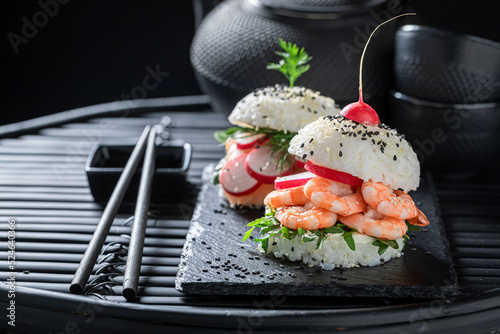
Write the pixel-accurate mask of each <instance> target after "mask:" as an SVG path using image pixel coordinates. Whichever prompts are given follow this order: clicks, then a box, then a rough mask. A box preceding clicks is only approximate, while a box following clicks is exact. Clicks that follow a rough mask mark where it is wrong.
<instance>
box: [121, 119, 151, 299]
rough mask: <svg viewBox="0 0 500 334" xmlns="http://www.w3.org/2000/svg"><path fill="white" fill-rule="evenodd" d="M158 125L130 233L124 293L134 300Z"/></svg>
mask: <svg viewBox="0 0 500 334" xmlns="http://www.w3.org/2000/svg"><path fill="white" fill-rule="evenodd" d="M157 131H158V129H157V127H156V126H155V127H153V129H152V130H151V132H150V134H149V140H148V146H147V148H146V154H145V156H144V165H143V166H142V174H141V181H140V184H139V193H138V195H137V203H136V207H135V213H134V224H133V226H132V233H131V235H130V243H129V248H128V255H127V263H126V265H125V273H124V276H123V290H122V294H123V296H124V297H125V298H126V299H127V300H132V299H134V298H135V296H136V295H137V286H138V283H139V276H140V271H141V262H142V252H143V248H144V237H145V234H146V225H147V221H148V211H149V203H150V198H151V188H152V185H153V176H154V172H155V162H156V145H155V141H156V136H157V134H158V132H157Z"/></svg>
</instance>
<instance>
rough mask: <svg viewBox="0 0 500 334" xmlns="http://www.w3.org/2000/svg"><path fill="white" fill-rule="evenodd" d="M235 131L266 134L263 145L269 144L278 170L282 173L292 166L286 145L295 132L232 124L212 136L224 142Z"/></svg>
mask: <svg viewBox="0 0 500 334" xmlns="http://www.w3.org/2000/svg"><path fill="white" fill-rule="evenodd" d="M237 132H244V133H248V136H253V135H257V134H265V135H266V136H268V138H269V140H268V141H266V142H265V143H264V144H263V145H266V146H269V148H270V149H271V154H272V155H273V159H275V160H276V163H277V165H278V171H279V172H280V173H284V172H286V171H287V170H289V169H290V168H292V167H293V165H294V159H293V157H292V155H291V154H290V153H288V147H289V146H290V141H291V140H292V138H293V137H294V136H295V135H296V134H297V133H296V132H288V131H280V130H275V129H270V128H258V129H255V128H244V127H239V126H233V127H230V128H229V129H226V130H222V131H216V132H215V134H214V137H215V139H216V140H217V141H218V142H219V143H225V142H226V140H227V139H228V138H234V137H235V134H236V133H237Z"/></svg>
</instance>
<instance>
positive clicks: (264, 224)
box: [243, 211, 420, 255]
mask: <svg viewBox="0 0 500 334" xmlns="http://www.w3.org/2000/svg"><path fill="white" fill-rule="evenodd" d="M406 223H407V224H408V230H412V231H418V230H420V228H419V227H418V226H414V225H411V224H409V223H408V222H406ZM248 226H249V227H251V228H250V229H249V230H248V231H247V232H246V233H245V236H244V237H243V241H245V240H247V239H248V238H249V237H250V235H251V234H252V232H253V230H254V229H255V228H256V227H259V228H261V231H260V234H261V235H262V236H263V237H262V238H260V239H255V241H256V242H260V243H261V247H262V249H263V250H264V251H265V252H266V253H267V250H268V247H269V239H270V238H271V237H273V236H275V235H279V234H281V236H282V237H283V238H286V239H288V240H292V239H294V238H296V237H297V236H300V240H301V242H302V243H306V242H312V241H315V242H316V249H320V248H321V245H322V244H323V241H325V240H326V238H327V237H328V234H329V233H342V238H343V239H344V241H345V243H346V244H347V246H348V247H349V248H350V249H351V250H353V251H355V250H356V243H355V242H354V238H353V234H354V232H357V231H356V229H353V228H350V227H349V226H347V225H344V224H342V223H340V222H337V223H336V224H335V225H334V226H331V227H326V228H323V229H320V230H314V231H310V230H306V229H304V228H302V227H300V228H299V229H298V230H292V229H289V228H287V227H285V226H283V225H282V224H281V223H280V221H279V220H278V219H276V217H275V212H274V211H270V212H268V213H266V215H265V216H264V217H262V218H259V219H256V220H254V221H253V222H251V223H248ZM410 226H412V227H410ZM409 239H410V237H409V236H408V234H405V235H404V236H403V241H404V244H403V247H404V246H405V245H406V241H407V240H409ZM372 245H373V246H375V247H378V254H379V255H382V254H384V253H385V252H386V251H387V249H388V248H389V247H392V248H394V249H399V244H398V242H397V241H396V240H387V239H376V240H375V241H374V242H373V243H372Z"/></svg>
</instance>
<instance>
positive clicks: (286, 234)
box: [281, 226, 290, 239]
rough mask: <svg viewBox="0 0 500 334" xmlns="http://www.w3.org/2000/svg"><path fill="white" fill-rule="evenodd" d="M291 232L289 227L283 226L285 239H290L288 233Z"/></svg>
mask: <svg viewBox="0 0 500 334" xmlns="http://www.w3.org/2000/svg"><path fill="white" fill-rule="evenodd" d="M289 231H290V230H289V229H288V227H286V226H283V227H282V228H281V235H282V236H283V237H285V238H287V239H288V238H289V234H288V232H289Z"/></svg>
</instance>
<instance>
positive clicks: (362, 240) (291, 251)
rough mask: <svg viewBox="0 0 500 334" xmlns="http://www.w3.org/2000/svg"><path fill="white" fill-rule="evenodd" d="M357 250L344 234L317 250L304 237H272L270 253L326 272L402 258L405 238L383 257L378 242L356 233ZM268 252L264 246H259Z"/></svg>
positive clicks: (328, 239) (330, 237)
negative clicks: (350, 244) (348, 242)
mask: <svg viewBox="0 0 500 334" xmlns="http://www.w3.org/2000/svg"><path fill="white" fill-rule="evenodd" d="M352 236H353V239H354V242H355V244H356V250H354V251H353V250H351V249H350V248H349V246H348V245H347V244H346V242H345V241H344V239H343V237H342V236H341V235H340V234H328V235H327V237H326V239H325V240H324V241H323V243H322V245H321V247H320V248H319V249H316V243H315V242H302V241H301V240H300V238H294V239H292V240H289V239H286V238H282V237H276V236H274V237H271V238H270V240H269V247H268V249H267V253H269V254H273V255H274V256H275V257H277V258H285V259H289V260H291V261H301V262H303V263H305V264H307V265H308V266H309V267H316V266H319V267H321V268H323V269H325V270H331V269H333V268H336V267H340V268H353V267H359V266H369V267H372V266H377V265H380V264H382V263H384V262H387V261H389V260H391V259H393V258H398V257H400V256H401V254H402V253H401V250H402V249H403V247H404V240H403V238H399V239H397V240H395V241H396V242H397V243H398V246H399V249H394V248H392V247H389V248H388V249H387V250H386V251H385V252H384V253H383V254H382V255H379V254H378V247H376V246H373V245H372V243H373V242H375V241H376V240H377V239H375V238H373V237H370V236H367V235H364V234H361V233H353V235H352ZM259 249H260V250H261V251H264V250H263V249H262V247H259Z"/></svg>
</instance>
